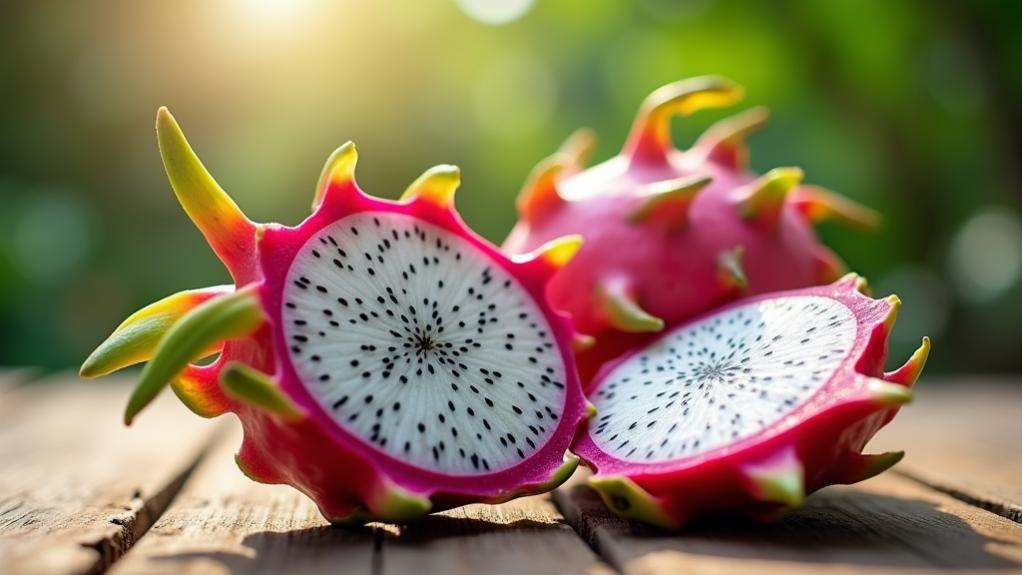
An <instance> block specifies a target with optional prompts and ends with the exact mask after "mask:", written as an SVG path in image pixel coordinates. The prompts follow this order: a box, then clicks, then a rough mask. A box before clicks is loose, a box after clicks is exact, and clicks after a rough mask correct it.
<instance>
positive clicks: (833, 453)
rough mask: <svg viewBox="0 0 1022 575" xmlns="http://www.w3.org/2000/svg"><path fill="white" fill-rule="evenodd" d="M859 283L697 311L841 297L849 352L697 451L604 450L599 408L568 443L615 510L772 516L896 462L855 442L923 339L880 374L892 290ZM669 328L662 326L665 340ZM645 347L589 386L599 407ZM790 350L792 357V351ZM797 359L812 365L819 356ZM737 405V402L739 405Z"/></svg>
mask: <svg viewBox="0 0 1022 575" xmlns="http://www.w3.org/2000/svg"><path fill="white" fill-rule="evenodd" d="M865 289H866V286H865V282H864V281H863V280H861V278H858V277H857V276H855V275H854V274H849V275H848V276H846V277H845V278H843V279H841V280H839V281H838V282H835V283H833V284H830V285H827V286H819V287H813V288H807V289H801V290H794V291H788V292H781V293H772V294H766V295H760V296H755V297H752V298H748V299H743V300H740V301H738V302H734V303H732V304H729V305H726V306H723V307H721V308H720V309H718V310H714V311H713V312H710V313H708V314H706V315H704V316H701V317H699V318H696V319H694V320H693V321H692V324H695V323H697V322H700V321H704V320H707V319H709V320H713V319H714V318H715V317H719V316H722V315H723V314H727V313H728V311H729V310H732V309H735V308H738V307H740V306H748V305H749V304H758V303H761V302H768V301H770V300H775V299H777V298H786V297H794V298H804V297H806V296H809V297H817V298H826V299H829V300H834V301H836V302H838V303H840V304H841V305H842V306H845V307H846V308H847V309H848V310H850V311H851V314H852V315H853V316H854V321H855V332H854V340H853V341H852V343H851V345H850V347H849V351H848V352H847V355H845V356H844V357H843V359H842V360H841V361H840V363H839V365H838V367H837V368H836V369H835V370H834V371H833V372H832V373H830V375H829V376H828V377H827V379H826V381H825V382H824V383H823V384H822V386H821V387H820V388H819V389H818V390H816V391H815V392H813V393H812V395H811V396H809V397H808V398H807V399H805V400H804V401H803V402H802V403H800V404H798V405H796V406H794V407H793V408H792V410H791V411H790V412H789V413H787V414H786V415H784V416H783V417H781V418H780V419H779V420H778V421H776V422H774V423H772V424H770V425H769V426H767V427H765V428H763V429H760V430H758V431H755V432H754V433H752V434H751V435H748V436H744V437H741V438H740V439H738V440H737V441H734V442H732V443H726V444H723V445H720V446H718V447H715V448H712V449H709V450H707V451H703V452H701V453H695V454H693V455H690V456H687V457H681V458H678V459H674V460H666V461H656V462H639V461H634V460H629V459H628V458H622V457H620V454H617V455H614V454H611V453H608V452H607V450H605V449H604V448H601V446H600V444H599V443H598V442H597V441H596V440H594V431H595V429H597V426H598V425H599V424H600V416H599V413H598V414H597V416H596V417H595V418H594V419H593V420H592V421H591V422H590V423H589V424H588V427H587V429H586V430H585V431H583V432H582V433H581V434H580V435H579V437H578V438H577V439H576V441H575V443H574V445H573V446H572V450H573V451H574V452H575V453H576V454H577V455H579V456H580V457H581V458H582V460H583V462H584V464H585V465H587V466H588V467H590V468H591V469H592V470H594V471H595V474H594V475H593V476H592V477H591V479H590V485H591V486H592V487H593V488H594V489H596V490H597V491H598V492H599V493H600V495H601V497H602V498H603V499H604V501H605V502H606V504H607V505H608V507H609V508H610V509H612V510H614V511H615V512H616V513H618V514H620V515H622V516H624V517H627V518H630V519H635V520H638V521H642V522H645V523H649V524H652V525H657V526H660V527H664V528H671V529H673V528H678V527H681V526H683V525H686V524H688V523H690V522H692V521H693V520H696V519H699V518H701V517H704V516H707V515H744V516H749V517H752V518H756V519H760V520H770V519H774V518H776V517H777V516H778V515H779V514H780V513H781V512H783V511H784V510H786V509H790V508H792V507H795V506H798V505H800V504H801V503H802V501H803V499H804V498H805V496H806V495H808V494H810V493H812V492H814V491H816V490H818V489H820V488H822V487H825V486H827V485H832V484H849V483H854V482H857V481H860V480H863V479H867V478H869V477H872V476H874V475H876V474H878V473H880V472H882V471H884V470H885V469H887V468H889V467H891V466H892V465H894V464H895V463H897V462H898V461H899V460H900V459H901V458H902V456H903V455H904V453H903V452H888V453H882V454H877V455H864V454H863V453H862V450H863V448H864V447H865V446H866V444H867V442H868V441H869V440H870V438H872V437H873V435H874V434H875V433H876V432H877V431H878V430H879V429H880V428H881V427H883V426H884V425H886V424H887V423H889V422H890V421H891V420H892V419H893V418H894V416H895V415H896V414H897V412H898V409H899V408H900V406H901V405H903V404H905V403H906V402H908V401H909V400H910V399H911V397H912V392H911V387H912V385H913V384H914V383H915V381H916V379H917V378H918V377H919V374H920V372H921V371H922V368H923V365H924V364H925V362H926V358H927V355H928V353H929V340H927V339H924V341H923V345H922V347H920V349H919V350H918V351H917V352H916V353H915V354H913V356H912V357H911V358H910V359H909V361H908V362H907V363H906V364H905V365H904V366H902V367H901V368H899V369H897V370H895V371H892V372H887V373H885V372H884V363H885V361H886V357H887V341H888V336H889V334H890V331H891V329H892V327H893V324H894V319H895V317H896V314H897V311H898V308H899V306H900V302H899V300H898V299H897V298H896V297H895V296H891V297H889V298H886V299H881V300H875V299H871V298H869V297H867V296H866V295H864V294H863V293H861V292H862V291H865ZM794 301H798V300H794ZM688 325H691V324H688V323H686V324H684V325H682V326H680V327H678V328H677V329H676V330H674V331H678V332H680V331H682V330H684V329H685V327H686V326H688ZM670 336H671V332H670V331H669V332H667V333H665V334H664V336H663V337H664V341H666V340H667V338H669V337H670ZM655 345H656V342H655V343H654V346H655ZM648 349H649V348H647V349H639V350H635V351H633V352H632V353H630V354H628V355H626V356H624V357H622V358H620V359H618V360H616V361H613V362H611V363H609V364H608V365H607V366H605V367H604V369H602V370H601V371H600V374H599V375H598V376H597V378H596V380H595V381H594V383H593V387H592V390H591V392H590V397H591V398H592V401H593V403H594V405H595V406H596V408H597V409H598V410H599V409H601V399H600V398H601V397H605V396H606V392H607V391H608V390H607V385H608V382H609V381H611V380H613V379H614V377H615V370H617V369H618V367H619V366H621V365H623V364H625V363H627V362H629V361H630V360H632V359H633V358H634V357H636V356H638V355H641V354H643V353H646V352H648ZM788 357H789V358H792V359H795V358H798V355H797V352H796V353H795V354H794V355H790V356H788ZM800 359H801V360H804V361H806V362H807V364H808V365H812V363H813V361H814V360H815V359H816V358H813V357H802V358H800ZM755 371H756V370H755V369H754V370H753V372H754V373H755ZM741 407H742V406H741V405H739V406H736V408H737V409H738V411H739V412H741Z"/></svg>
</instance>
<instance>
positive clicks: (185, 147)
mask: <svg viewBox="0 0 1022 575" xmlns="http://www.w3.org/2000/svg"><path fill="white" fill-rule="evenodd" d="M156 137H157V140H158V141H159V144H160V156H161V157H162V158H163V165H164V168H166V171H167V177H168V178H169V179H170V185H171V187H172V188H173V189H174V194H175V195H176V196H177V199H178V201H179V202H180V203H181V207H183V208H184V210H185V212H186V213H187V214H188V217H189V218H191V220H192V221H193V222H194V223H195V225H196V227H198V228H199V231H201V232H202V235H203V236H205V238H206V241H207V242H209V245H210V247H212V248H213V251H214V252H216V254H217V256H218V257H219V258H220V260H221V261H223V262H224V264H225V265H226V266H227V268H228V269H229V270H230V272H231V274H232V275H233V276H234V278H235V280H238V281H246V280H251V279H253V278H252V277H250V275H249V274H250V268H251V266H252V262H251V259H252V258H253V257H254V253H255V249H254V245H255V235H256V225H255V224H254V223H252V222H251V221H249V219H248V218H247V217H245V214H244V213H242V211H241V209H240V208H238V205H237V204H235V203H234V200H232V199H231V197H230V196H228V195H227V193H226V192H224V190H223V189H222V188H221V187H220V185H219V184H217V183H216V180H214V179H213V176H212V175H210V173H209V171H207V170H206V167H205V166H203V165H202V161H201V160H199V157H198V156H197V155H196V154H195V151H194V150H192V147H191V145H190V144H189V143H188V140H187V139H185V136H184V133H183V132H182V131H181V127H180V126H179V125H178V123H177V120H175V119H174V116H172V115H171V114H170V111H169V110H167V108H165V107H164V108H160V109H159V111H158V112H157V114H156Z"/></svg>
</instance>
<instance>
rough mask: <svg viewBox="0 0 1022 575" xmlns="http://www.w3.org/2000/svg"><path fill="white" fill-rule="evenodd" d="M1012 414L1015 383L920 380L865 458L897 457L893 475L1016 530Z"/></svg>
mask: <svg viewBox="0 0 1022 575" xmlns="http://www.w3.org/2000/svg"><path fill="white" fill-rule="evenodd" d="M1019 406H1022V382H1020V381H1018V379H1017V378H1010V379H1009V378H991V377H978V376H974V377H969V378H965V377H963V378H955V379H953V380H944V381H941V380H940V379H937V380H935V381H932V382H931V381H929V380H923V381H921V385H920V386H918V387H917V388H916V401H914V402H913V403H912V404H911V405H908V406H906V407H905V408H903V409H902V410H901V412H900V413H899V414H898V417H897V419H895V420H894V421H893V422H892V423H891V424H890V425H889V426H888V427H887V428H885V429H883V430H882V431H881V432H880V433H879V434H878V435H877V437H876V438H875V439H874V440H873V441H872V442H871V443H870V446H869V450H870V451H874V452H877V451H888V450H905V451H906V455H905V459H904V461H902V462H901V463H899V464H898V466H897V467H895V468H894V469H893V472H894V473H896V474H899V475H901V476H903V477H907V478H909V479H911V480H913V481H916V482H918V483H920V484H922V485H925V486H927V487H929V488H932V489H935V490H937V491H940V492H942V493H945V494H947V495H950V496H951V497H954V498H956V499H959V500H961V501H964V502H966V503H968V504H970V505H974V506H976V507H980V508H982V509H986V510H987V511H990V512H992V513H996V514H998V515H1000V516H1002V517H1005V518H1007V519H1010V520H1012V521H1015V522H1017V523H1022V445H1020V443H1019V439H1020V438H1022V418H1020V417H1019V416H1018V410H1019Z"/></svg>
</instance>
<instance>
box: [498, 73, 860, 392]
mask: <svg viewBox="0 0 1022 575" xmlns="http://www.w3.org/2000/svg"><path fill="white" fill-rule="evenodd" d="M740 97H741V89H740V88H738V87H737V86H735V85H734V84H732V83H730V82H728V81H726V80H723V79H720V78H714V77H704V78H694V79H690V80H684V81H681V82H677V83H674V84H669V85H667V86H664V87H662V88H660V89H658V90H656V91H655V92H653V93H652V94H650V96H649V97H648V98H647V99H646V101H645V102H644V103H643V105H642V108H641V109H640V111H639V114H638V116H637V118H636V120H635V123H634V125H633V128H632V131H631V135H630V136H629V139H628V141H627V143H626V145H625V146H624V149H623V150H622V152H621V153H620V154H619V155H618V156H615V157H613V158H611V159H610V160H607V161H605V162H603V163H601V164H599V165H596V166H593V167H591V168H588V169H584V166H583V162H584V159H585V157H586V156H587V155H588V152H589V150H590V149H591V147H592V136H591V135H590V134H589V133H588V132H585V131H580V132H577V133H576V134H575V135H574V136H573V137H572V138H571V139H569V141H568V142H567V143H566V144H565V146H564V147H563V148H562V149H561V150H560V151H559V152H558V153H557V154H555V155H554V156H551V157H550V158H548V159H547V160H545V161H544V162H542V163H541V164H540V165H539V166H537V168H536V169H535V170H534V172H533V174H532V176H531V178H530V181H529V182H528V183H527V184H526V185H525V187H524V189H523V191H522V194H521V195H520V196H519V198H518V210H519V214H520V221H519V222H518V224H517V225H516V226H515V227H514V229H513V230H512V231H511V233H510V235H509V236H508V237H507V239H506V240H505V242H504V245H503V248H504V250H505V251H507V252H508V253H523V252H527V251H529V250H532V249H535V248H536V247H537V246H539V245H541V244H543V243H544V242H546V241H548V240H549V239H551V238H554V237H558V236H560V235H563V234H566V233H571V234H581V235H582V236H583V237H584V238H585V245H584V246H583V248H582V249H581V251H580V253H579V254H578V255H577V256H576V257H575V258H574V259H573V260H572V262H571V263H569V264H568V265H567V266H565V268H564V269H562V270H561V271H560V272H558V274H557V275H556V276H555V277H554V280H553V281H552V282H551V284H550V290H549V297H550V301H551V303H552V304H553V305H554V306H555V307H556V308H558V309H562V310H565V311H567V312H569V313H570V315H571V316H572V318H573V320H574V322H575V328H576V330H578V332H580V334H582V337H580V338H579V342H580V345H577V348H578V357H577V360H578V365H579V370H580V373H581V375H582V380H583V384H586V382H588V381H589V380H590V379H591V378H592V376H593V375H594V373H595V372H596V370H597V369H599V367H600V366H601V365H602V364H603V363H604V362H606V361H607V360H609V359H611V358H613V357H615V356H618V355H620V354H621V353H623V352H625V351H627V350H629V349H632V348H634V347H636V346H639V345H643V344H645V343H648V342H649V341H651V340H652V339H653V337H655V335H654V334H655V333H657V332H659V331H660V330H661V329H663V328H664V327H665V326H666V327H671V326H674V325H677V324H678V323H679V322H683V321H685V320H687V319H689V318H691V317H693V316H695V315H698V314H700V313H703V312H705V311H707V310H709V309H712V308H714V307H716V306H719V305H721V304H723V303H726V302H729V301H732V300H734V299H736V298H739V297H743V296H748V295H755V294H760V293H768V292H772V291H778V290H784V289H795V288H800V287H807V286H812V285H819V284H823V283H828V282H831V281H834V280H836V279H838V278H839V277H840V276H841V275H842V274H843V273H844V266H843V264H842V263H841V262H840V260H839V259H838V258H837V257H836V256H835V255H834V254H833V253H832V252H831V251H830V250H829V249H827V248H826V247H825V246H823V245H821V244H820V242H819V240H818V239H817V237H816V234H815V232H814V230H813V227H812V223H813V222H814V221H816V220H820V219H826V218H834V219H840V220H842V221H845V222H849V223H853V224H857V225H864V226H868V225H871V224H873V223H874V222H875V220H876V215H875V214H874V213H872V212H871V211H869V210H867V209H865V208H862V207H860V206H857V205H855V204H853V203H852V202H850V201H848V200H845V199H842V198H840V197H838V196H836V195H835V194H832V193H830V192H827V191H826V190H822V189H820V188H816V187H811V186H802V187H799V184H800V182H801V179H802V172H801V170H799V169H797V168H777V169H774V170H772V171H770V172H768V173H767V174H765V175H763V176H757V175H756V174H753V173H751V172H750V171H749V170H748V167H747V162H746V156H747V151H746V148H745V143H744V140H745V137H746V136H747V135H748V134H749V133H750V132H752V131H753V130H755V129H756V128H758V127H760V126H761V125H762V124H763V123H764V122H765V120H766V112H765V111H764V110H762V109H759V108H757V109H752V110H749V111H747V112H745V113H743V114H739V115H738V116H735V117H732V118H729V119H726V120H724V121H722V122H720V123H719V124H717V125H715V126H713V127H712V128H710V130H708V131H707V132H706V133H705V134H704V135H703V136H702V137H701V138H700V139H699V140H698V141H697V142H696V144H695V145H694V146H692V148H690V149H688V150H684V151H682V150H678V149H675V148H674V147H673V145H672V144H671V142H670V134H669V128H670V119H671V117H672V116H674V115H677V114H680V115H688V114H691V113H693V112H695V111H696V110H699V109H701V108H704V107H717V106H723V105H727V104H731V103H733V102H735V101H737V100H738V99H740ZM585 336H591V337H585ZM593 338H595V341H594V339H593Z"/></svg>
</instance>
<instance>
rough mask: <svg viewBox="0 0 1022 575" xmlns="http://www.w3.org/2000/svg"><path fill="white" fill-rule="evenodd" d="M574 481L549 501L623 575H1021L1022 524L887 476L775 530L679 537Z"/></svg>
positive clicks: (743, 528)
mask: <svg viewBox="0 0 1022 575" xmlns="http://www.w3.org/2000/svg"><path fill="white" fill-rule="evenodd" d="M573 483H574V485H573V486H571V487H568V488H564V489H561V490H559V491H558V492H557V493H555V501H556V502H557V504H558V506H559V507H560V508H561V509H562V511H564V514H565V516H566V517H567V518H568V520H569V521H570V522H572V524H573V525H575V526H576V528H577V529H578V531H579V533H580V534H582V536H583V537H585V538H586V539H587V540H588V541H590V543H591V544H592V545H593V546H594V547H595V548H596V549H597V550H598V551H599V552H600V554H601V555H602V556H603V557H604V558H605V559H607V560H608V561H609V562H610V563H611V564H612V565H614V566H615V567H617V568H618V569H620V570H621V571H623V572H624V573H629V574H633V573H634V574H639V573H643V574H655V573H679V572H684V573H707V574H717V573H757V574H758V573H767V572H775V573H881V572H882V573H900V572H911V573H917V572H919V571H920V570H923V571H928V570H947V569H952V570H960V571H970V572H971V571H981V570H996V571H997V572H1004V571H1011V572H1022V526H1020V525H1018V524H1016V523H1014V522H1012V521H1009V520H1007V519H1005V518H1003V517H999V516H997V515H994V514H992V513H988V512H986V511H984V510H981V509H977V508H976V507H973V506H971V505H967V504H965V503H963V502H961V501H958V500H956V499H954V498H952V497H948V496H946V495H944V494H941V493H937V492H935V491H933V490H930V489H927V488H926V487H924V486H921V485H919V484H917V483H915V482H913V481H910V480H908V479H905V478H902V477H899V476H896V475H891V474H886V475H881V476H879V477H877V478H874V479H871V480H869V481H867V482H864V483H862V484H859V485H857V486H854V487H844V486H841V487H830V488H827V489H825V490H823V491H821V492H820V493H817V494H816V495H814V496H812V497H810V498H809V500H808V502H807V504H806V506H805V507H804V508H802V509H799V510H796V511H793V512H791V513H789V514H788V515H786V516H785V517H784V518H783V519H781V520H780V521H779V522H777V523H775V524H772V525H766V526H762V525H755V524H743V523H735V522H734V521H730V522H720V523H718V524H713V523H707V524H702V525H698V526H694V527H691V528H689V529H687V530H684V531H682V532H680V533H668V532H664V531H659V530H656V529H652V528H647V527H644V526H641V525H637V524H634V523H630V522H627V521H624V520H622V519H619V518H617V517H615V516H612V515H611V514H610V513H609V512H608V511H607V510H606V508H605V507H604V506H603V504H602V502H601V501H600V500H599V497H598V496H597V495H596V493H595V492H593V491H592V490H590V489H589V488H587V487H585V486H583V485H581V484H580V482H579V481H577V480H576V481H573Z"/></svg>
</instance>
